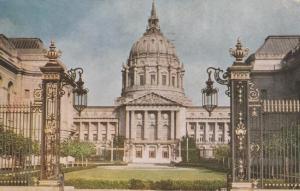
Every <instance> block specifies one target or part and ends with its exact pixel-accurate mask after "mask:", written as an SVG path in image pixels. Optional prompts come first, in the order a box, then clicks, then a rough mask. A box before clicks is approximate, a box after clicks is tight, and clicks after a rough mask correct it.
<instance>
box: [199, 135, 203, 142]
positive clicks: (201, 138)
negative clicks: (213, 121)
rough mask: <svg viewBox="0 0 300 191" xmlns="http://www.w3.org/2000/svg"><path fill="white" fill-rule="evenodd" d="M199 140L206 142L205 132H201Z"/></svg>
mask: <svg viewBox="0 0 300 191" xmlns="http://www.w3.org/2000/svg"><path fill="white" fill-rule="evenodd" d="M199 141H200V142H204V134H200V136H199Z"/></svg>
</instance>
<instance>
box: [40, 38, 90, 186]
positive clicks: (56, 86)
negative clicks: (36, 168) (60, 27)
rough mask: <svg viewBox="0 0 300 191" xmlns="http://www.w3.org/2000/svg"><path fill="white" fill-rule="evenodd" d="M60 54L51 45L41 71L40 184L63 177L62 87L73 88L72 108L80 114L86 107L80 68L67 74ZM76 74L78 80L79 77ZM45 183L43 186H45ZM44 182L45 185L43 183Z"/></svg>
mask: <svg viewBox="0 0 300 191" xmlns="http://www.w3.org/2000/svg"><path fill="white" fill-rule="evenodd" d="M59 56H60V52H59V51H57V50H56V47H55V44H54V42H53V41H52V42H51V45H50V47H49V50H48V51H47V54H46V57H47V58H48V59H49V61H48V62H47V63H46V65H45V66H43V67H41V72H42V88H41V90H40V91H41V93H42V94H41V95H42V131H41V153H40V154H41V172H40V179H41V180H42V181H40V184H52V185H53V184H54V183H53V182H50V183H49V180H53V181H57V180H59V176H60V173H61V172H60V120H61V119H60V116H61V97H62V96H63V95H64V93H65V92H64V90H63V87H64V86H66V85H70V86H72V88H73V96H74V97H73V100H74V101H75V100H76V101H75V102H74V104H73V106H74V108H75V109H76V110H77V111H78V112H81V111H82V110H83V109H84V108H85V107H86V106H87V92H88V91H87V89H84V88H83V84H84V83H83V81H82V73H83V70H82V69H81V68H76V69H71V70H69V71H67V72H65V69H64V67H63V66H62V65H61V64H60V62H59V61H58V60H57V59H58V57H59ZM77 73H78V74H79V77H77ZM43 181H44V182H43ZM41 182H42V183H41Z"/></svg>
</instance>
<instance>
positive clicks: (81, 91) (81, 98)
mask: <svg viewBox="0 0 300 191" xmlns="http://www.w3.org/2000/svg"><path fill="white" fill-rule="evenodd" d="M77 71H78V74H79V79H78V81H76V82H75V88H74V89H73V107H74V109H76V111H78V115H79V116H80V113H81V111H82V110H84V109H85V108H86V107H87V93H88V89H85V88H83V84H84V82H83V81H82V77H81V76H82V73H83V69H82V68H75V69H71V70H69V71H68V73H69V74H71V75H70V76H72V77H73V78H76V72H77Z"/></svg>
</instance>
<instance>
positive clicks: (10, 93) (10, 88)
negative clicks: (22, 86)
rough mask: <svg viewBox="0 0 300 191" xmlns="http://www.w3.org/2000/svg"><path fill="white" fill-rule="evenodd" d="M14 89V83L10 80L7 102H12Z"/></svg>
mask: <svg viewBox="0 0 300 191" xmlns="http://www.w3.org/2000/svg"><path fill="white" fill-rule="evenodd" d="M12 89H13V83H12V82H8V85H7V103H10V101H11V96H12Z"/></svg>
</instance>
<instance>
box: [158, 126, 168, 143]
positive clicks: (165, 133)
mask: <svg viewBox="0 0 300 191" xmlns="http://www.w3.org/2000/svg"><path fill="white" fill-rule="evenodd" d="M160 134H161V138H162V139H163V140H168V139H169V126H168V125H164V126H162V129H161V133H160Z"/></svg>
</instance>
